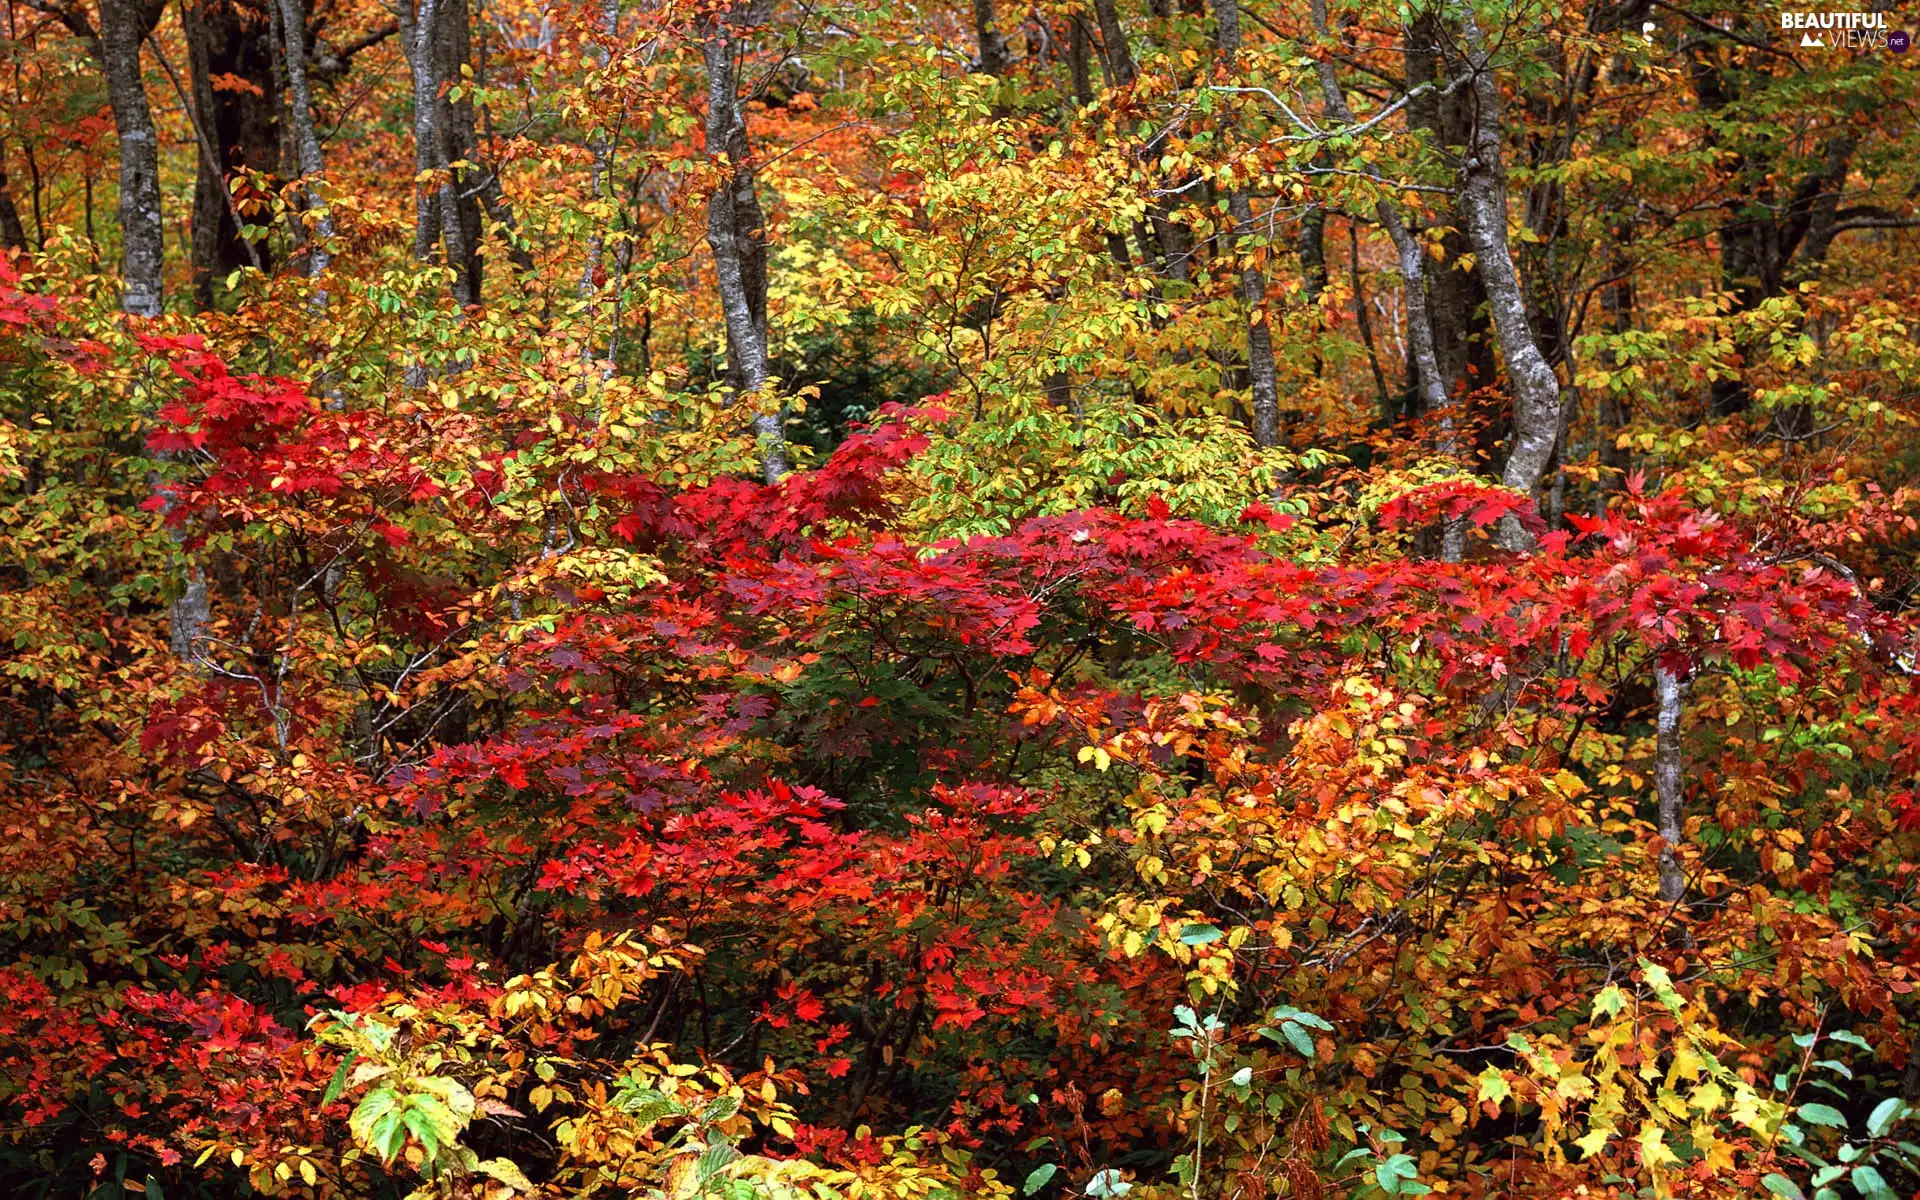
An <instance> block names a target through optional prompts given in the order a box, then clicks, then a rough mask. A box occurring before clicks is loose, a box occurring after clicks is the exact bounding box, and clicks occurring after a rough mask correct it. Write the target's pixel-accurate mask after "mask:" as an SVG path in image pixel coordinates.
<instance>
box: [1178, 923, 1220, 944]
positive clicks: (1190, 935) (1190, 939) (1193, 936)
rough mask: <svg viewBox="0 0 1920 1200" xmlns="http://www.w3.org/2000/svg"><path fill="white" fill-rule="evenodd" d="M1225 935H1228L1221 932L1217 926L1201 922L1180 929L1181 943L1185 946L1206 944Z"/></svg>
mask: <svg viewBox="0 0 1920 1200" xmlns="http://www.w3.org/2000/svg"><path fill="white" fill-rule="evenodd" d="M1225 936H1227V935H1226V934H1224V933H1222V932H1220V930H1219V928H1218V927H1217V926H1213V925H1201V924H1195V925H1189V926H1187V927H1186V928H1185V929H1182V930H1181V931H1180V944H1181V945H1183V946H1204V945H1206V944H1207V943H1209V942H1217V941H1219V940H1220V939H1221V938H1223V937H1225Z"/></svg>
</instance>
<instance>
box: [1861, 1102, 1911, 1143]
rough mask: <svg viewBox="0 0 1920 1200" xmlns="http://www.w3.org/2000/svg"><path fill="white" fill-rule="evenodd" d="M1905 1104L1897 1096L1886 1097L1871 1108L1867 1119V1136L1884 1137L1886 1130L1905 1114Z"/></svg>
mask: <svg viewBox="0 0 1920 1200" xmlns="http://www.w3.org/2000/svg"><path fill="white" fill-rule="evenodd" d="M1906 1107H1907V1102H1906V1101H1905V1100H1902V1099H1901V1098H1900V1097H1898V1096H1888V1097H1887V1098H1886V1099H1885V1100H1882V1101H1881V1102H1880V1103H1878V1104H1876V1105H1874V1106H1873V1112H1872V1113H1871V1114H1869V1115H1868V1117H1867V1135H1868V1136H1869V1137H1885V1136H1887V1130H1889V1129H1892V1128H1893V1123H1894V1122H1895V1121H1897V1120H1899V1119H1900V1117H1901V1116H1902V1115H1904V1113H1905V1112H1906Z"/></svg>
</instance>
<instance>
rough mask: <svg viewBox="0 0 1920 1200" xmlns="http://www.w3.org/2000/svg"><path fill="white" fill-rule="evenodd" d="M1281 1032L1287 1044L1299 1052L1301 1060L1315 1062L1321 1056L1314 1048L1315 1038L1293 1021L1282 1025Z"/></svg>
mask: <svg viewBox="0 0 1920 1200" xmlns="http://www.w3.org/2000/svg"><path fill="white" fill-rule="evenodd" d="M1280 1032H1281V1033H1282V1034H1283V1035H1285V1037H1286V1039H1287V1044H1288V1045H1289V1046H1292V1047H1293V1048H1294V1049H1295V1050H1297V1051H1299V1053H1300V1057H1301V1058H1304V1059H1306V1060H1307V1061H1308V1062H1313V1061H1314V1060H1315V1059H1317V1058H1318V1057H1319V1056H1320V1052H1319V1051H1318V1050H1317V1049H1316V1048H1315V1047H1314V1044H1313V1036H1312V1035H1311V1034H1309V1033H1308V1032H1307V1031H1306V1030H1304V1029H1302V1028H1300V1027H1299V1026H1298V1025H1296V1024H1294V1023H1293V1022H1292V1021H1288V1022H1287V1023H1286V1024H1285V1025H1282V1026H1281V1027H1280Z"/></svg>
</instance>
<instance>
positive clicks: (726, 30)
mask: <svg viewBox="0 0 1920 1200" xmlns="http://www.w3.org/2000/svg"><path fill="white" fill-rule="evenodd" d="M702 52H703V57H704V58H705V61H706V68H707V157H708V159H709V160H710V161H711V162H713V163H714V164H715V166H717V167H718V168H719V169H720V172H721V179H720V182H719V183H718V184H717V185H716V186H715V187H714V190H713V194H712V195H710V196H709V197H708V198H707V244H708V245H709V246H710V247H711V248H712V250H713V263H714V275H715V277H716V279H717V281H718V283H719V289H720V308H721V311H722V313H723V314H724V315H725V318H726V327H727V376H728V384H729V389H730V390H731V391H732V392H733V394H734V397H735V399H736V400H738V399H744V400H745V401H746V403H747V404H749V405H751V406H752V411H753V430H754V435H755V437H756V438H757V439H758V441H759V443H760V466H761V475H762V477H763V478H764V479H765V480H766V482H768V483H770V484H771V483H778V482H779V481H780V478H781V476H783V475H785V474H786V473H787V445H786V435H785V432H784V430H783V429H782V425H781V420H780V417H781V414H780V413H779V412H778V411H777V409H776V408H774V407H773V406H772V404H771V401H772V397H771V396H769V395H768V386H767V385H768V382H769V371H768V366H767V272H766V246H765V244H764V243H763V242H762V240H761V238H762V236H763V228H764V225H765V219H764V217H763V216H762V215H761V211H760V201H759V198H758V196H757V195H756V194H755V182H756V181H755V178H754V171H753V164H752V160H751V156H750V148H749V145H748V142H747V124H746V120H745V118H744V117H743V116H742V115H741V111H740V97H739V94H738V91H737V89H736V85H735V82H734V68H733V30H732V27H731V25H730V24H729V19H728V14H726V13H716V14H714V15H713V16H711V17H709V18H708V19H707V31H706V38H705V41H704V43H703V45H702Z"/></svg>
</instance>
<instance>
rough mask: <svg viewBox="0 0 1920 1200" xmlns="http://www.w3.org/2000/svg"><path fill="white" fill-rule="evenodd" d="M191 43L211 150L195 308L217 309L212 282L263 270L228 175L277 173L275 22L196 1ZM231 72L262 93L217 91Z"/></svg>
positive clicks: (196, 243)
mask: <svg viewBox="0 0 1920 1200" xmlns="http://www.w3.org/2000/svg"><path fill="white" fill-rule="evenodd" d="M180 24H181V28H182V30H183V32H184V33H185V34H186V39H187V74H188V76H189V78H190V80H191V89H190V90H191V94H192V104H193V114H194V122H195V126H196V130H197V134H198V136H199V139H200V140H202V141H204V142H205V143H206V145H207V148H208V150H209V151H210V153H208V154H206V155H203V156H202V157H201V160H200V170H199V172H198V174H197V175H196V176H195V179H194V189H193V237H192V246H191V249H190V252H189V258H190V261H191V262H192V265H193V288H194V303H195V304H196V305H198V306H199V307H200V308H202V309H206V308H210V307H212V304H213V296H214V281H215V280H216V279H219V278H221V277H223V276H225V275H227V274H229V273H230V272H232V271H234V270H235V269H237V268H239V267H242V266H247V265H252V264H256V263H258V264H261V265H264V264H265V263H266V261H267V257H266V256H267V246H266V244H265V243H264V242H255V243H252V244H251V245H249V244H248V243H245V242H243V241H242V240H241V238H240V227H239V223H238V221H237V220H236V219H235V210H234V204H233V199H232V195H231V192H230V189H229V188H228V185H227V180H228V178H229V177H230V176H231V175H232V174H233V173H234V172H237V171H241V170H255V171H264V172H266V173H268V174H272V173H273V172H274V171H275V170H276V169H277V167H278V162H277V158H278V152H279V143H280V122H279V115H278V111H277V109H278V105H277V104H276V103H275V97H276V93H277V91H278V89H277V87H276V84H275V78H274V64H275V61H276V55H275V53H274V49H275V48H274V46H273V44H272V43H273V38H274V31H275V30H277V29H278V27H279V22H278V21H277V20H261V19H259V18H257V17H254V16H252V15H251V14H250V13H249V12H248V11H246V10H243V9H242V8H240V7H238V6H236V5H235V4H233V3H231V2H230V0H194V2H193V3H190V4H185V5H183V6H182V7H181V10H180ZM221 75H231V76H234V77H235V78H237V79H241V80H244V81H245V82H246V83H248V84H250V85H252V87H253V88H257V89H258V94H256V93H255V92H254V91H252V90H248V89H246V88H233V87H223V88H215V87H214V86H213V80H214V79H215V78H216V77H218V76H221Z"/></svg>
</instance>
